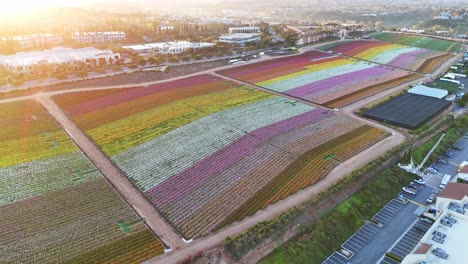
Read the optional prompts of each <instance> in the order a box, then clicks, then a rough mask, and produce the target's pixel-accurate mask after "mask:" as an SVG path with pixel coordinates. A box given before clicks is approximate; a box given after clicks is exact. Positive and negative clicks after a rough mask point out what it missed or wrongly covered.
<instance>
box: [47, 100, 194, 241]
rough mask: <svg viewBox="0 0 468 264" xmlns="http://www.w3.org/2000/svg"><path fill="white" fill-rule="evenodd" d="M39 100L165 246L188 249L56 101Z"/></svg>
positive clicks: (172, 228) (173, 230)
mask: <svg viewBox="0 0 468 264" xmlns="http://www.w3.org/2000/svg"><path fill="white" fill-rule="evenodd" d="M38 101H39V102H40V103H41V104H42V105H43V106H44V107H45V108H46V109H47V111H48V112H49V114H50V115H51V116H52V117H53V118H54V119H55V121H56V122H57V123H58V124H59V125H60V126H61V127H62V129H63V130H64V131H65V133H67V134H68V135H69V136H70V138H71V139H72V140H73V141H74V142H75V144H76V145H77V146H78V147H79V148H80V149H81V151H83V153H84V154H85V155H86V156H87V157H88V159H89V160H90V161H91V162H92V163H93V164H94V165H95V166H96V167H97V168H98V169H99V170H100V171H101V173H102V174H103V175H104V176H105V177H106V179H107V180H108V181H109V183H110V184H111V185H112V186H113V187H114V188H115V189H116V191H117V192H118V193H119V194H120V195H121V196H122V198H123V199H124V200H125V201H126V202H127V203H128V204H129V205H130V206H131V207H132V208H133V209H134V210H135V211H136V213H137V214H138V215H139V216H140V217H141V218H142V219H143V220H144V221H145V223H146V224H147V225H148V227H149V228H150V229H151V230H152V231H153V233H154V234H156V236H158V238H159V239H161V241H162V242H163V243H165V244H166V246H168V247H169V248H172V249H177V248H181V247H184V246H186V244H185V243H184V242H183V240H182V239H183V237H182V236H181V235H180V234H179V233H178V232H177V231H176V229H174V227H173V226H171V225H170V224H169V223H168V222H167V221H166V220H165V218H164V217H163V216H162V215H161V214H160V213H159V212H158V211H157V210H156V208H155V207H154V206H153V205H152V204H151V203H150V202H149V201H148V200H147V199H146V197H145V196H144V195H143V194H142V193H141V192H140V190H139V189H138V188H137V187H136V186H135V185H133V183H132V182H131V181H130V180H129V179H128V178H127V177H126V176H125V175H124V174H123V173H122V172H121V171H120V169H119V168H117V167H116V166H115V165H114V163H113V162H112V161H111V160H110V159H109V158H108V157H107V155H106V154H104V152H102V151H101V150H100V149H99V148H98V147H97V145H96V144H95V143H94V142H93V141H92V140H91V139H90V138H89V137H88V136H87V135H86V134H85V133H84V132H83V131H82V130H81V129H80V128H79V127H78V126H77V125H76V124H75V123H74V122H73V121H72V120H71V119H70V118H69V117H68V116H67V114H66V113H65V112H63V111H62V109H60V107H59V106H58V105H57V104H56V103H55V102H54V101H52V100H51V99H50V98H49V97H47V96H41V97H39V98H38Z"/></svg>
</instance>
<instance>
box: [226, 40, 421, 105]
mask: <svg viewBox="0 0 468 264" xmlns="http://www.w3.org/2000/svg"><path fill="white" fill-rule="evenodd" d="M347 43H349V44H350V45H354V44H353V43H352V42H347ZM272 65H275V66H276V67H272ZM220 73H221V74H223V75H226V76H229V77H231V78H237V79H239V80H242V81H245V82H249V83H253V84H256V85H259V86H262V87H264V88H268V89H271V90H274V91H277V92H281V93H285V94H288V95H292V96H295V97H298V98H301V99H305V100H309V101H311V102H314V103H317V104H322V105H325V106H328V105H330V104H331V102H335V103H334V104H335V105H336V106H337V107H341V106H344V105H345V104H341V105H340V104H337V103H336V102H337V101H340V102H346V104H349V103H351V102H354V101H357V100H359V99H362V98H363V97H365V96H369V95H368V94H367V92H362V93H360V92H359V91H366V90H369V88H370V87H373V89H372V91H373V93H377V92H379V91H380V90H378V89H375V88H376V87H378V85H379V84H385V83H388V82H391V81H392V80H394V79H400V78H406V77H409V79H415V78H416V77H417V75H415V74H412V73H409V72H406V71H402V70H399V69H395V68H390V67H385V66H379V65H376V64H373V63H370V62H365V61H357V60H351V59H346V58H342V57H337V56H332V55H330V54H327V53H323V52H318V51H314V52H309V53H306V54H301V55H297V56H292V57H287V58H282V59H276V60H272V61H264V62H260V63H255V64H250V65H246V66H241V67H237V68H232V69H227V70H223V71H220ZM382 89H384V85H383V86H382ZM359 94H361V95H362V97H359V96H357V95H359ZM350 95H353V96H352V98H353V101H348V100H344V99H346V98H349V97H350Z"/></svg>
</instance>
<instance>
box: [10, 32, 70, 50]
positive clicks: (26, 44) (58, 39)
mask: <svg viewBox="0 0 468 264" xmlns="http://www.w3.org/2000/svg"><path fill="white" fill-rule="evenodd" d="M2 40H3V41H14V42H16V43H17V44H18V46H19V47H20V48H21V49H32V48H37V47H44V46H57V45H61V44H63V36H60V35H55V34H33V35H23V36H14V37H3V38H2Z"/></svg>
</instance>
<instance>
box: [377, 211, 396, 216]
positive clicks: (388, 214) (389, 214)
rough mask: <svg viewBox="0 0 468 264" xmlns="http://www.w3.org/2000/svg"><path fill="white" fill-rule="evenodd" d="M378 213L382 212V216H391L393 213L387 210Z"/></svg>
mask: <svg viewBox="0 0 468 264" xmlns="http://www.w3.org/2000/svg"><path fill="white" fill-rule="evenodd" d="M380 213H381V214H383V215H384V216H387V217H393V215H394V214H392V213H391V212H387V211H381V212H380Z"/></svg>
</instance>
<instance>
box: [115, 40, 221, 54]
mask: <svg viewBox="0 0 468 264" xmlns="http://www.w3.org/2000/svg"><path fill="white" fill-rule="evenodd" d="M214 45H215V44H214V43H208V42H189V41H174V42H158V43H149V44H143V45H132V46H124V47H123V48H125V49H132V50H134V51H138V52H141V53H159V54H179V53H182V52H185V51H187V50H189V49H194V50H197V49H203V48H208V47H212V46H214Z"/></svg>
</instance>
